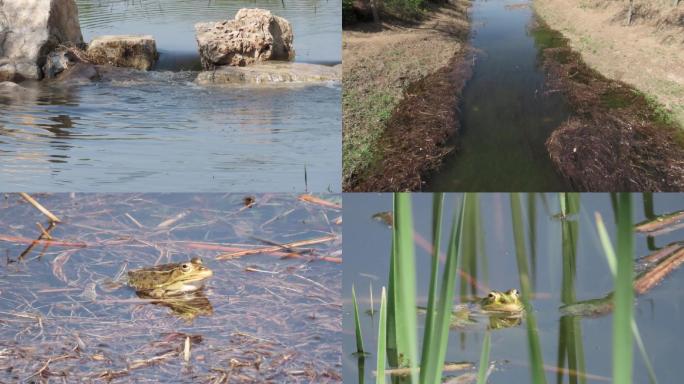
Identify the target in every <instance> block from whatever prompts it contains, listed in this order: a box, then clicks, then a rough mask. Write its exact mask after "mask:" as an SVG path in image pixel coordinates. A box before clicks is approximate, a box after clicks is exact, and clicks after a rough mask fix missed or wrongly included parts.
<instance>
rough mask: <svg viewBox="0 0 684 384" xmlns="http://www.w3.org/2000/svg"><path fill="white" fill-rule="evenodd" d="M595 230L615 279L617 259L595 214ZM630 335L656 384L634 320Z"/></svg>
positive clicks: (601, 222)
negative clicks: (632, 336)
mask: <svg viewBox="0 0 684 384" xmlns="http://www.w3.org/2000/svg"><path fill="white" fill-rule="evenodd" d="M595 218H596V229H597V232H598V235H599V239H600V240H601V246H602V247H603V252H604V254H605V255H606V261H607V262H608V268H609V269H610V273H611V274H612V275H613V279H615V278H616V277H617V257H616V256H615V250H614V249H613V244H612V243H611V241H610V237H609V236H608V231H607V230H606V225H605V224H604V223H603V217H601V214H600V213H598V212H596V213H595ZM631 328H632V334H633V335H634V340H635V341H636V344H637V348H638V349H639V354H640V355H641V358H642V359H643V360H644V365H646V370H647V371H648V378H649V382H650V383H651V384H657V383H658V379H657V378H656V374H655V370H654V369H653V365H651V360H650V359H649V358H648V353H647V352H646V347H645V346H644V343H643V341H642V339H641V333H640V332H639V327H638V326H637V323H636V320H635V319H634V318H632V324H631Z"/></svg>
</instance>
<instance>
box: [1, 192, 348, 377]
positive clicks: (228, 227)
mask: <svg viewBox="0 0 684 384" xmlns="http://www.w3.org/2000/svg"><path fill="white" fill-rule="evenodd" d="M34 197H36V198H37V199H38V200H40V202H41V203H42V204H44V205H45V206H46V207H49V209H50V210H52V212H54V213H55V214H56V215H58V216H59V217H60V219H62V221H63V223H61V224H59V225H58V226H57V227H56V228H55V229H54V230H53V231H52V232H51V234H52V236H53V238H54V240H55V241H57V242H58V243H51V244H48V245H46V244H36V245H34V246H33V247H29V246H30V244H31V240H32V239H36V238H37V237H38V235H39V233H40V232H39V231H38V229H37V227H36V224H35V223H36V222H41V223H44V224H45V225H46V226H47V224H46V223H45V221H46V220H45V219H44V217H42V216H41V214H40V213H39V212H38V211H37V210H36V209H35V208H33V207H32V206H30V205H28V204H27V203H25V202H24V201H23V200H21V199H20V198H19V196H18V195H16V194H10V195H6V196H4V197H2V199H1V200H0V255H1V261H0V382H3V383H4V382H29V381H31V380H30V379H31V378H33V379H37V378H40V376H38V377H36V375H35V374H36V372H39V370H40V369H41V367H42V366H44V365H47V366H48V368H49V370H47V371H45V372H44V376H45V377H46V378H48V377H49V378H50V379H51V380H50V381H53V380H55V379H58V381H61V379H62V376H63V377H64V379H65V380H66V381H67V382H94V381H100V380H101V381H107V380H105V379H106V378H107V374H108V372H110V373H111V374H112V375H114V376H113V378H114V380H113V382H121V383H123V382H187V383H190V382H221V380H225V379H222V377H223V378H225V377H226V375H227V376H229V377H230V380H229V382H237V383H247V382H264V381H268V380H274V381H276V382H306V383H308V382H340V381H341V380H340V372H339V371H340V359H341V357H340V356H341V355H340V353H341V352H340V350H341V342H342V340H341V338H342V337H341V332H342V330H341V324H340V318H341V302H340V299H341V296H340V290H341V287H340V284H341V274H342V269H341V264H338V263H332V262H327V261H316V260H314V261H310V260H309V258H311V257H316V256H330V257H337V258H340V257H341V243H340V242H339V241H328V242H323V243H320V244H314V245H310V246H307V248H309V249H312V250H313V251H312V253H306V254H305V256H306V257H305V258H303V259H297V258H287V259H283V258H282V254H277V253H273V252H270V253H262V254H256V255H250V256H243V257H238V258H233V259H225V260H219V259H218V258H217V257H218V256H219V255H220V254H223V253H227V252H233V251H235V250H238V249H251V248H255V247H264V246H268V245H270V244H267V243H265V242H262V241H260V240H257V239H255V238H260V239H268V240H271V241H275V242H279V243H287V242H292V241H298V240H308V239H314V238H320V237H323V236H325V235H333V236H338V237H339V235H340V233H339V232H340V231H341V229H340V226H339V225H336V224H331V221H333V220H334V219H335V218H337V217H339V216H340V215H341V213H340V211H339V210H335V209H326V208H321V207H320V206H318V205H313V204H309V203H304V202H301V201H298V200H297V197H296V196H295V195H257V196H256V205H254V206H253V207H252V208H245V207H244V204H243V198H244V196H241V195H224V194H199V195H197V194H113V195H103V194H75V195H68V194H56V195H34ZM324 198H325V199H327V200H331V201H333V202H337V203H341V196H339V195H334V196H333V195H327V196H324ZM79 244H80V246H79ZM190 257H201V258H202V259H203V261H204V265H206V266H208V267H209V268H211V269H212V270H213V272H214V275H213V276H212V277H211V278H210V279H209V280H207V282H206V284H205V287H204V290H203V291H202V295H203V296H204V300H205V303H207V301H208V305H209V306H210V308H211V309H209V310H207V307H206V304H205V305H204V306H201V307H200V308H201V309H202V313H201V314H199V315H197V316H196V317H195V318H194V319H189V318H186V317H182V316H179V314H177V313H176V312H173V311H172V309H171V308H169V307H167V306H164V305H161V304H154V303H150V302H149V301H147V302H146V301H143V300H141V299H139V298H138V297H137V296H136V294H135V291H134V290H133V289H131V288H129V287H127V286H117V285H116V284H113V280H114V282H116V276H117V275H118V274H122V275H123V276H125V275H126V271H128V270H131V269H135V268H141V267H149V266H153V265H157V264H163V263H169V262H181V261H186V260H188V259H189V258H190ZM186 313H187V311H186ZM186 337H191V338H192V343H191V348H190V353H191V354H190V357H189V360H188V362H186V361H185V359H184V357H183V356H184V354H183V352H182V351H183V348H184V343H185V339H186ZM257 367H258V369H257ZM98 378H99V380H98ZM36 381H38V380H36Z"/></svg>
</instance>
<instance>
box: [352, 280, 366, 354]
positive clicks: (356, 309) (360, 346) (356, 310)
mask: <svg viewBox="0 0 684 384" xmlns="http://www.w3.org/2000/svg"><path fill="white" fill-rule="evenodd" d="M352 304H353V305H354V327H355V330H356V353H358V354H363V353H364V350H363V335H362V334H361V319H359V304H358V302H357V301H356V291H355V290H354V285H352Z"/></svg>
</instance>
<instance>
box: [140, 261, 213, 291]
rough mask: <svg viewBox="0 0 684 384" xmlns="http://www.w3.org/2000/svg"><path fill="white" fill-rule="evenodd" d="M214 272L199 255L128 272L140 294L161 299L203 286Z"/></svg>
mask: <svg viewBox="0 0 684 384" xmlns="http://www.w3.org/2000/svg"><path fill="white" fill-rule="evenodd" d="M213 274H214V273H213V272H212V270H211V269H209V268H207V267H205V266H204V265H203V264H202V260H201V259H200V258H198V257H195V258H193V259H192V260H190V261H186V262H184V263H170V264H162V265H157V266H155V267H150V268H142V269H136V270H132V271H129V272H128V284H129V285H130V286H131V287H133V288H135V290H136V292H138V294H140V295H142V296H145V297H151V298H154V299H161V298H164V297H169V296H178V295H183V294H185V293H188V292H194V291H197V290H198V289H200V288H202V285H203V282H204V280H206V279H208V278H209V277H211V276H212V275H213Z"/></svg>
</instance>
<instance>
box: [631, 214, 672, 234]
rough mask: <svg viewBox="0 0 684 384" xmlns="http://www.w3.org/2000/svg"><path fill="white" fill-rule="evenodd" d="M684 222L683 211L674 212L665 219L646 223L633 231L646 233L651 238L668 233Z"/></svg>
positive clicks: (661, 218) (660, 218)
mask: <svg viewBox="0 0 684 384" xmlns="http://www.w3.org/2000/svg"><path fill="white" fill-rule="evenodd" d="M682 220H684V211H682V212H676V213H674V214H671V215H667V216H665V217H659V218H657V219H655V220H651V221H648V222H646V223H643V224H639V225H637V226H636V227H635V228H634V230H635V231H637V232H641V233H648V234H649V235H651V236H656V235H658V234H662V233H666V232H670V231H672V230H675V229H677V228H678V226H677V224H679V223H680V222H681V221H682Z"/></svg>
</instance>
